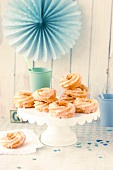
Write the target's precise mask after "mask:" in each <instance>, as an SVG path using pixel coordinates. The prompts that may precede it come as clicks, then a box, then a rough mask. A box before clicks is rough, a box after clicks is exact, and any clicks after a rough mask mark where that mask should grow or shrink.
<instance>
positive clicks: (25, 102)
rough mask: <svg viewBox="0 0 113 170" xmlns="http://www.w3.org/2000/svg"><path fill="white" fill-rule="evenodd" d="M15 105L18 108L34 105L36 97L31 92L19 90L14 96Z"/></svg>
mask: <svg viewBox="0 0 113 170" xmlns="http://www.w3.org/2000/svg"><path fill="white" fill-rule="evenodd" d="M14 105H15V107H16V108H18V107H19V108H31V107H34V99H33V96H32V93H31V92H18V93H16V95H15V96H14Z"/></svg>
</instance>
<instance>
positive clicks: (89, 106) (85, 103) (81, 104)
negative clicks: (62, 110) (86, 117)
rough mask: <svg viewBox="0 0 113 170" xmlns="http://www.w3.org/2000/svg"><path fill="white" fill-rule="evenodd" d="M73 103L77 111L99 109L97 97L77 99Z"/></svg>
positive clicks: (84, 111) (91, 111)
mask: <svg viewBox="0 0 113 170" xmlns="http://www.w3.org/2000/svg"><path fill="white" fill-rule="evenodd" d="M73 104H74V105H75V108H76V112H77V113H93V112H96V111H97V110H98V101H97V100H96V99H81V100H78V99H77V100H75V101H74V102H73Z"/></svg>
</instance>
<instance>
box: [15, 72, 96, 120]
mask: <svg viewBox="0 0 113 170" xmlns="http://www.w3.org/2000/svg"><path fill="white" fill-rule="evenodd" d="M59 84H60V86H61V87H62V88H63V89H64V91H63V93H62V94H61V96H60V98H59V99H57V98H56V90H55V89H53V88H47V87H45V88H41V89H38V90H36V91H35V92H33V93H30V92H19V93H17V94H16V95H15V97H14V103H15V106H16V107H20V108H22V107H24V108H29V107H35V109H36V110H37V111H39V112H47V113H49V114H50V115H51V116H53V117H58V118H70V117H73V116H74V115H75V114H76V113H93V112H95V111H97V109H98V101H97V100H96V99H88V96H89V89H88V88H87V87H86V86H85V85H84V84H83V83H82V77H81V75H80V74H78V73H72V74H67V75H65V76H64V77H63V78H61V80H60V82H59Z"/></svg>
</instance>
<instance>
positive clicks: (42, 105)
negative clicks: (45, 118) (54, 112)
mask: <svg viewBox="0 0 113 170" xmlns="http://www.w3.org/2000/svg"><path fill="white" fill-rule="evenodd" d="M34 103H35V104H34V106H35V109H36V110H37V111H39V112H49V103H47V102H40V101H35V102H34Z"/></svg>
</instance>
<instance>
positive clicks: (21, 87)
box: [15, 53, 32, 93]
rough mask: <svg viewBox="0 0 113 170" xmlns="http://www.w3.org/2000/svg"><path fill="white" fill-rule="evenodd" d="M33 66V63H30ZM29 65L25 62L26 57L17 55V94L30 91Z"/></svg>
mask: <svg viewBox="0 0 113 170" xmlns="http://www.w3.org/2000/svg"><path fill="white" fill-rule="evenodd" d="M29 63H30V64H31V65H32V62H31V61H29ZM28 68H29V67H28V64H27V62H26V60H25V55H19V54H18V53H16V69H15V76H16V80H15V93H17V92H20V91H30V82H29V73H28Z"/></svg>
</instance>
